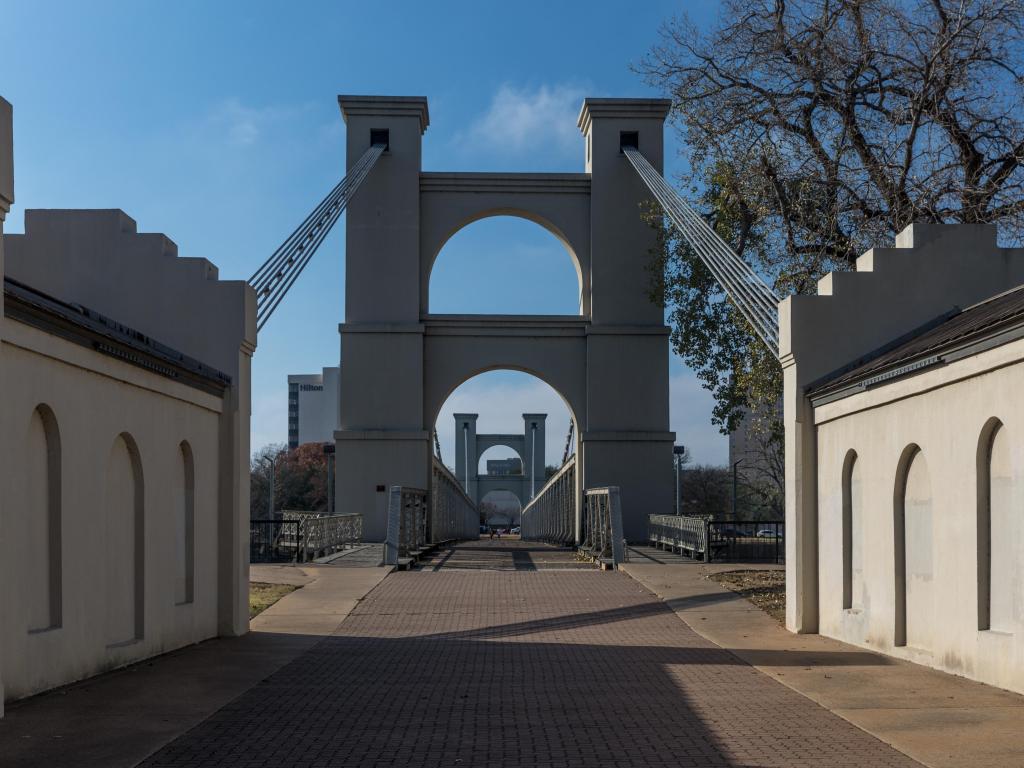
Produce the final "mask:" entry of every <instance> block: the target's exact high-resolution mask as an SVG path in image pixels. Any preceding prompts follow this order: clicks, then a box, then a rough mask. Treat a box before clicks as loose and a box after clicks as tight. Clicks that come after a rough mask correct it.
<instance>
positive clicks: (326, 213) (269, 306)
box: [249, 143, 387, 331]
mask: <svg viewBox="0 0 1024 768" xmlns="http://www.w3.org/2000/svg"><path fill="white" fill-rule="evenodd" d="M386 147H387V145H386V144H383V143H378V144H374V145H372V146H371V147H370V148H369V149H367V150H366V152H365V153H363V156H362V157H361V158H359V160H358V161H356V163H355V165H353V166H352V167H351V168H350V169H349V172H348V174H346V175H345V177H344V178H343V179H342V180H341V181H340V182H338V184H337V185H336V186H335V187H334V189H332V190H331V191H330V192H329V193H328V194H327V196H326V197H325V198H324V199H323V200H321V201H320V202H319V203H318V204H317V206H316V207H315V208H314V209H313V211H312V212H311V213H310V214H309V215H308V216H307V217H306V218H305V219H303V221H302V223H301V224H299V226H298V227H297V228H296V229H295V231H293V232H292V233H291V234H290V235H288V237H287V238H285V240H284V242H283V243H281V245H280V246H278V248H277V250H275V251H274V253H273V254H271V256H270V258H269V259H267V260H266V261H265V262H263V264H262V265H261V266H260V268H259V269H257V270H256V272H254V273H253V275H252V277H250V278H249V285H251V286H252V287H253V288H254V289H255V290H256V330H257V331H259V330H260V329H261V328H263V326H264V325H266V323H267V320H269V319H270V316H271V315H272V314H273V313H274V310H276V309H277V307H278V305H280V303H281V300H282V299H284V297H285V294H287V293H288V291H289V290H290V289H291V287H292V286H293V285H294V284H295V281H296V280H298V279H299V275H301V274H302V270H304V269H305V268H306V265H307V264H309V262H310V260H311V259H312V258H313V254H315V253H316V250H317V248H319V247H320V244H321V243H322V242H323V241H324V238H326V237H327V235H328V233H330V231H331V229H332V227H334V225H335V223H337V221H338V219H339V218H340V217H341V214H342V213H343V212H344V210H345V208H346V206H347V205H348V202H349V200H351V199H352V196H353V195H354V194H355V193H356V190H358V189H359V185H360V184H362V183H363V180H364V179H365V178H366V177H367V175H369V173H370V170H371V169H372V168H373V166H374V164H375V163H376V162H377V159H378V158H379V157H380V156H381V154H382V153H383V152H384V150H385V148H386Z"/></svg>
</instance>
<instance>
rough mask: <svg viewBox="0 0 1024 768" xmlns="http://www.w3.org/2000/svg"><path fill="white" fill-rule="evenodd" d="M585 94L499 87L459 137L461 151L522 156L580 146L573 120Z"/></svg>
mask: <svg viewBox="0 0 1024 768" xmlns="http://www.w3.org/2000/svg"><path fill="white" fill-rule="evenodd" d="M584 96H585V92H584V90H583V89H582V88H579V87H577V86H573V85H567V84H559V85H542V86H540V87H539V88H536V89H532V90H531V89H529V88H517V87H516V86H513V85H509V84H506V85H502V86H501V87H500V88H498V90H497V92H496V93H495V94H494V98H493V99H492V100H491V104H490V107H489V108H488V109H487V112H485V113H484V114H483V115H481V116H480V117H479V118H477V119H476V120H474V121H473V123H472V124H471V125H470V127H469V130H468V131H466V132H464V133H461V134H459V136H458V137H457V141H458V142H459V144H460V145H461V146H463V148H465V149H469V150H477V151H483V152H489V153H501V154H509V153H521V152H524V151H527V150H529V151H534V152H535V151H538V150H543V149H550V148H551V147H552V145H553V146H554V148H556V149H558V150H560V151H562V150H569V149H575V148H578V147H580V146H582V144H581V142H582V138H581V136H580V132H579V129H578V128H577V127H576V116H577V114H578V112H579V109H580V104H581V103H582V101H583V97H584Z"/></svg>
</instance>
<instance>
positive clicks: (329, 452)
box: [324, 443, 334, 515]
mask: <svg viewBox="0 0 1024 768" xmlns="http://www.w3.org/2000/svg"><path fill="white" fill-rule="evenodd" d="M324 454H325V455H326V456H327V514H328V515H333V514H334V443H324Z"/></svg>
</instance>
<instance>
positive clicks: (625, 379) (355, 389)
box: [335, 96, 674, 540]
mask: <svg viewBox="0 0 1024 768" xmlns="http://www.w3.org/2000/svg"><path fill="white" fill-rule="evenodd" d="M339 103H340V106H341V111H342V115H343V117H344V118H345V120H346V122H347V125H348V137H347V157H348V165H349V167H351V166H352V165H353V164H354V163H355V162H356V161H357V160H358V159H359V158H360V157H361V156H362V154H363V153H364V152H365V151H366V149H367V148H368V147H369V146H370V144H371V143H372V141H377V140H384V141H387V144H388V149H387V151H386V152H385V153H384V154H383V155H382V156H381V158H380V160H379V161H378V162H377V164H376V166H375V167H374V169H373V172H372V173H371V174H370V175H369V177H368V178H367V179H366V181H365V183H364V184H363V186H362V187H361V188H360V190H359V194H358V195H356V196H355V197H354V198H353V200H352V202H351V203H350V205H349V208H348V220H347V227H346V280H345V321H344V322H343V323H342V324H341V326H340V328H339V330H340V333H341V348H342V358H343V359H344V361H345V364H344V365H343V366H342V368H341V370H342V373H341V387H340V390H341V396H340V398H341V402H340V411H339V413H340V417H339V428H338V431H337V432H336V433H335V438H336V442H337V488H338V499H339V509H344V510H346V511H351V512H359V513H362V514H363V516H364V536H365V538H366V539H367V540H375V539H376V540H380V539H382V538H383V537H384V533H385V514H384V503H383V500H384V494H383V489H385V488H387V487H388V486H391V485H406V486H412V487H418V488H427V487H429V484H430V483H431V439H430V436H431V431H432V429H433V427H434V422H435V420H436V418H437V414H438V412H439V410H440V408H441V406H442V405H443V403H444V401H445V399H446V398H447V397H448V395H449V394H451V392H452V391H453V390H454V389H455V388H456V387H458V386H459V385H460V384H461V383H462V382H464V381H466V380H467V379H469V378H471V377H472V376H475V375H477V374H479V373H482V372H485V371H489V370H495V369H500V368H505V369H513V370H519V371H525V372H527V373H531V374H533V375H535V376H537V377H538V378H540V379H542V380H543V381H545V382H546V383H547V384H549V385H550V386H551V387H552V388H554V389H555V390H556V391H557V392H559V394H561V396H562V397H563V398H564V400H565V402H566V403H567V405H568V406H569V409H570V411H571V413H572V417H573V419H574V420H575V422H576V427H577V429H576V435H577V445H576V455H577V457H578V458H577V460H578V462H579V471H578V472H577V478H578V486H579V488H578V493H580V494H582V490H583V488H584V487H586V488H590V487H598V486H604V485H617V486H619V487H620V489H621V498H622V510H623V523H624V528H625V532H626V535H627V536H628V537H630V538H632V539H640V538H642V537H644V536H645V535H646V516H647V514H648V513H651V512H660V511H664V510H667V509H670V508H671V504H672V475H671V468H672V444H673V439H674V435H673V434H672V433H671V432H669V431H668V328H666V327H665V325H664V319H663V310H662V308H661V307H659V306H657V305H656V304H654V303H652V302H651V301H650V299H649V297H648V288H649V286H648V280H649V277H648V272H647V270H646V269H645V266H646V264H647V263H648V260H649V258H650V251H651V249H652V248H653V247H654V245H655V233H654V231H653V230H652V229H651V228H650V227H649V226H648V225H647V224H646V223H645V222H644V221H643V220H642V219H641V215H640V214H641V206H642V204H643V203H644V202H645V201H647V200H648V198H649V193H648V192H647V191H646V189H645V187H644V185H643V183H642V181H641V180H640V179H639V177H638V176H637V174H636V173H635V172H634V171H633V169H632V168H631V166H630V164H629V161H628V160H627V159H626V157H625V156H624V155H623V154H622V152H621V147H622V146H623V145H624V144H629V145H634V146H637V147H638V148H639V150H640V152H641V153H643V155H644V156H645V157H646V158H647V160H648V161H649V162H650V163H651V164H652V165H653V166H654V167H655V168H657V169H658V170H660V169H661V167H662V149H663V145H662V134H663V124H664V120H665V117H666V115H667V114H668V109H669V102H668V101H667V100H662V99H587V100H586V101H585V102H584V104H583V108H582V110H581V112H580V116H579V123H578V124H579V128H580V130H581V132H582V134H583V147H582V151H583V154H584V172H583V173H426V172H424V171H423V170H422V164H421V149H422V136H423V133H424V131H425V130H426V128H427V126H428V124H429V117H428V111H427V100H426V99H425V98H422V97H391V96H388V97H385V96H341V97H339ZM498 215H513V216H521V217H523V218H526V219H529V220H530V221H534V222H536V223H537V224H540V225H541V226H543V227H545V228H546V229H548V230H549V231H550V232H552V233H553V234H554V235H555V236H556V237H558V239H559V240H561V242H562V243H563V244H564V245H565V247H566V249H567V250H568V251H569V254H570V256H571V257H572V259H573V261H574V263H575V266H576V270H577V275H578V278H579V288H580V310H581V311H580V314H579V315H564V316H563V315H559V316H531V315H513V316H508V315H503V316H481V315H435V314H431V312H430V307H429V291H428V288H429V280H430V272H431V269H432V268H433V264H434V260H435V258H436V256H437V254H438V252H439V251H440V250H441V248H442V247H443V245H444V243H445V242H446V241H447V240H448V239H449V238H450V237H451V236H452V235H453V234H454V233H455V232H457V231H458V230H459V229H461V228H462V227H465V226H466V225H468V224H470V223H472V222H473V221H477V220H479V219H482V218H486V217H488V216H498Z"/></svg>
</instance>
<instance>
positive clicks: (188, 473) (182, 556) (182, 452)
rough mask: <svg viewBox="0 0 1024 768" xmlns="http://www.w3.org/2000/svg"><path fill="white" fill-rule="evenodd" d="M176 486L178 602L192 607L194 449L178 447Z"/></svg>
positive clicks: (193, 589)
mask: <svg viewBox="0 0 1024 768" xmlns="http://www.w3.org/2000/svg"><path fill="white" fill-rule="evenodd" d="M178 454H179V455H178V461H177V462H175V465H176V466H175V471H176V476H175V482H174V493H175V497H174V602H175V604H176V605H182V604H185V603H191V602H192V600H193V598H194V591H195V546H196V545H195V525H196V480H195V477H196V469H195V458H194V457H193V455H192V446H190V445H189V444H188V441H187V440H183V441H182V442H181V445H179V446H178Z"/></svg>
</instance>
